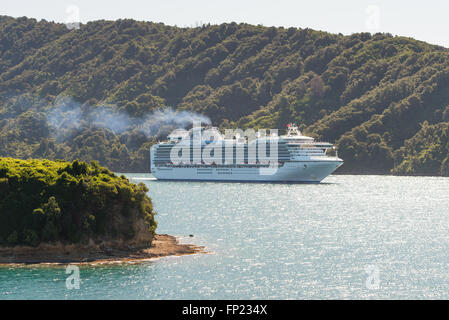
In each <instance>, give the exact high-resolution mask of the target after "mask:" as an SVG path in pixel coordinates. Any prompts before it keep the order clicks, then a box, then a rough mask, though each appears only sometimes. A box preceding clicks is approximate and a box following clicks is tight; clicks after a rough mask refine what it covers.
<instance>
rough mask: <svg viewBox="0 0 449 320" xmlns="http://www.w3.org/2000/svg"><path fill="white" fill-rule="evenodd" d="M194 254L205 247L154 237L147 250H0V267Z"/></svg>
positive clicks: (78, 247) (74, 247)
mask: <svg viewBox="0 0 449 320" xmlns="http://www.w3.org/2000/svg"><path fill="white" fill-rule="evenodd" d="M46 249H47V250H46ZM45 250H46V251H45ZM198 253H206V251H205V247H203V246H197V245H192V244H184V243H179V240H178V238H176V237H175V236H171V235H168V234H156V235H155V236H154V240H153V242H152V245H151V247H149V248H139V249H134V248H131V247H130V248H127V249H116V248H114V249H112V248H107V249H105V248H103V249H102V248H100V247H99V246H81V245H67V246H55V245H42V246H39V247H38V248H32V247H17V248H0V267H1V266H13V265H67V264H80V265H95V264H114V263H138V262H146V261H151V260H155V259H158V258H163V257H170V256H184V255H191V254H198Z"/></svg>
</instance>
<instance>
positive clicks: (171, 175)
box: [151, 158, 343, 183]
mask: <svg viewBox="0 0 449 320" xmlns="http://www.w3.org/2000/svg"><path fill="white" fill-rule="evenodd" d="M342 163H343V161H342V160H341V159H338V158H334V159H326V160H305V161H291V162H286V163H284V164H283V165H282V166H280V167H279V168H275V167H270V168H257V167H253V168H251V167H237V166H235V167H212V166H201V167H176V166H164V167H153V168H152V172H151V173H152V174H153V175H154V176H155V177H156V178H157V179H159V180H201V181H205V180H206V181H251V182H306V183H319V182H320V181H322V180H323V179H324V178H326V177H327V176H329V175H330V174H331V173H332V172H334V171H335V170H336V169H337V168H338V167H339V166H341V164H342Z"/></svg>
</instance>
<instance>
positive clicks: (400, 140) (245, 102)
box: [0, 16, 449, 175]
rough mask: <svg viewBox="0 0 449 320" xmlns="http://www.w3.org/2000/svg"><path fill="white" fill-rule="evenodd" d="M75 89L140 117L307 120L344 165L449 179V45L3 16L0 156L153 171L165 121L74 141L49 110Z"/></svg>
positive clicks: (257, 123) (84, 129) (81, 100)
mask: <svg viewBox="0 0 449 320" xmlns="http://www.w3.org/2000/svg"><path fill="white" fill-rule="evenodd" d="M62 96H63V97H70V98H71V99H73V101H76V102H77V103H78V104H79V105H80V110H81V112H82V113H88V112H91V111H92V110H95V108H98V107H100V106H104V105H108V106H110V108H111V110H113V111H114V112H117V113H119V114H123V113H125V114H126V115H128V116H129V117H131V118H133V119H142V118H144V117H145V116H146V115H148V114H151V113H152V112H154V111H155V110H161V109H164V108H165V107H166V106H170V107H172V108H174V109H175V110H178V111H179V110H188V111H195V112H197V113H200V114H204V115H206V116H208V117H209V118H210V119H211V120H212V122H213V124H215V125H218V126H220V127H222V128H225V127H240V128H243V129H245V128H248V127H254V128H273V127H278V128H280V129H282V128H284V127H285V124H286V123H287V122H291V121H294V122H296V123H298V124H300V128H301V129H302V130H303V131H304V132H305V133H306V134H309V135H312V136H314V137H316V138H317V139H320V140H327V141H330V142H336V144H337V146H338V148H339V150H340V155H341V157H342V158H343V159H344V160H345V165H344V166H342V167H341V168H340V169H339V170H340V172H349V173H394V174H431V175H441V174H443V175H447V164H448V162H449V160H448V154H449V145H448V142H447V140H445V138H443V135H444V136H446V135H447V134H448V131H447V130H448V126H447V124H448V122H449V109H448V101H449V51H448V50H447V49H446V48H443V47H439V46H434V45H430V44H427V43H425V42H421V41H417V40H414V39H411V38H406V37H399V36H392V35H390V34H381V33H378V34H369V33H356V34H352V35H348V36H343V35H341V34H330V33H326V32H321V31H315V30H311V29H298V28H282V27H280V28H275V27H265V26H260V25H259V26H254V25H249V24H236V23H226V24H220V25H203V26H199V27H196V28H180V27H172V26H167V25H164V24H161V23H152V22H138V21H134V20H130V19H125V20H117V21H104V20H102V21H94V22H89V23H87V24H81V26H80V28H79V29H74V30H69V29H67V28H66V27H65V26H64V25H63V24H57V23H52V22H46V21H43V20H42V21H36V20H35V19H28V18H11V17H7V16H1V17H0V155H3V156H13V157H18V158H30V157H34V158H42V157H45V158H50V159H58V158H60V159H67V160H74V159H76V158H79V159H81V160H85V161H91V160H98V161H99V162H100V164H102V165H107V166H108V167H109V168H111V169H112V170H115V171H121V172H125V171H148V170H149V155H148V153H149V146H150V145H151V144H153V143H154V142H155V141H157V139H159V138H162V137H163V135H164V133H165V131H164V128H163V126H162V127H161V128H158V130H156V131H155V132H153V133H152V135H150V136H148V135H144V134H142V132H141V131H139V130H137V129H136V127H133V126H131V127H129V128H126V130H124V131H120V132H115V131H113V130H110V129H108V128H107V127H98V126H95V125H92V124H91V123H88V124H82V125H80V126H78V127H77V128H76V129H73V130H65V131H64V130H63V131H64V134H63V136H62V137H61V136H58V135H55V133H54V131H55V128H54V126H50V125H49V123H48V121H46V117H47V116H48V114H49V113H50V112H51V110H52V109H54V108H57V107H58V101H60V100H59V98H60V97H62ZM67 107H68V108H70V104H68V105H67ZM64 117H68V116H67V113H65V114H64V115H63V119H60V121H59V122H58V123H57V127H58V129H59V130H61V129H64V126H65V122H64ZM424 143H425V145H424ZM436 150H438V151H436ZM420 159H421V160H420ZM425 159H432V160H431V161H430V160H425Z"/></svg>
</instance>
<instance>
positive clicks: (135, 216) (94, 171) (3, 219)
mask: <svg viewBox="0 0 449 320" xmlns="http://www.w3.org/2000/svg"><path fill="white" fill-rule="evenodd" d="M147 192H148V188H147V187H146V186H145V185H144V184H143V183H140V184H134V183H131V182H130V181H129V180H128V179H127V178H126V177H125V176H123V175H122V176H117V175H115V174H114V173H112V172H111V171H109V170H108V169H106V168H104V167H101V166H99V165H98V164H97V163H96V162H91V163H90V164H88V163H86V162H80V161H78V160H75V161H73V162H71V163H70V162H64V161H49V160H18V159H13V158H0V194H1V197H0V264H11V263H83V262H84V263H90V262H110V261H135V260H142V259H151V258H156V257H163V256H167V255H183V254H192V253H196V252H199V251H201V250H202V249H201V248H200V247H197V246H192V245H186V244H179V243H178V241H177V239H176V238H175V237H173V236H169V235H157V234H156V232H155V231H156V227H157V223H156V221H155V218H154V216H155V214H156V212H155V211H154V210H153V206H152V203H151V199H150V198H149V197H148V196H147V194H146V193H147Z"/></svg>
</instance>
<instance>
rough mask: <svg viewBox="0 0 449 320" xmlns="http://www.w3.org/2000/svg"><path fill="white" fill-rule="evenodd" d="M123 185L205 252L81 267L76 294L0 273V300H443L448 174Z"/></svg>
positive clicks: (52, 275)
mask: <svg viewBox="0 0 449 320" xmlns="http://www.w3.org/2000/svg"><path fill="white" fill-rule="evenodd" d="M128 177H131V178H133V181H134V182H136V183H137V182H143V183H145V184H146V185H147V186H148V187H149V189H150V192H149V195H150V196H151V197H152V199H153V203H154V206H155V208H156V210H157V211H158V215H157V220H158V221H159V227H158V232H159V233H168V234H172V235H177V236H182V237H185V238H183V240H184V241H186V242H190V243H194V244H200V245H205V246H207V248H208V250H209V251H211V252H212V254H207V255H206V254H203V255H194V256H184V257H171V258H164V259H160V260H156V261H153V262H151V263H144V264H137V265H113V266H96V267H81V288H80V289H79V290H67V289H66V287H65V279H66V274H65V269H64V268H62V267H42V266H39V267H19V268H17V267H16V268H0V299H17V298H25V299H38V298H40V299H42V298H43V299H47V298H49V299H133V298H136V299H308V298H318V299H321V298H330V299H348V298H361V299H366V298H399V299H408V298H412V299H415V298H418V299H420V298H446V299H448V298H449V250H448V249H449V237H448V235H449V233H448V226H449V195H448V190H449V179H447V178H427V177H417V178H414V177H389V176H331V177H329V178H327V179H326V180H324V183H323V184H320V185H307V184H295V185H288V184H258V183H213V182H198V183H194V182H193V183H192V182H163V181H156V180H154V179H152V178H151V176H150V175H147V174H129V175H128ZM189 234H194V237H193V238H189V237H187V236H188V235H189ZM373 270H374V271H375V272H377V273H375V274H373V273H372V271H373ZM367 271H368V273H367ZM373 277H374V278H373ZM373 279H374V280H373ZM372 281H374V282H372ZM373 284H374V285H373Z"/></svg>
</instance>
